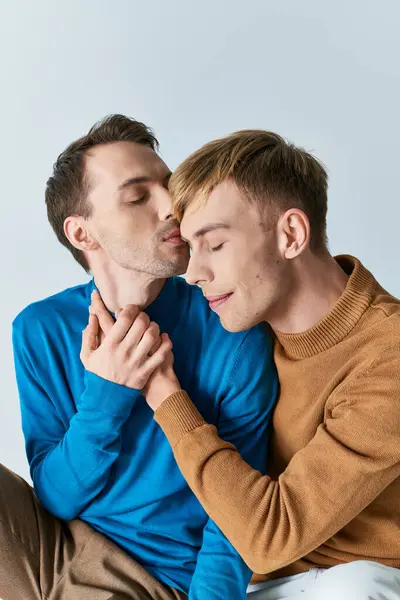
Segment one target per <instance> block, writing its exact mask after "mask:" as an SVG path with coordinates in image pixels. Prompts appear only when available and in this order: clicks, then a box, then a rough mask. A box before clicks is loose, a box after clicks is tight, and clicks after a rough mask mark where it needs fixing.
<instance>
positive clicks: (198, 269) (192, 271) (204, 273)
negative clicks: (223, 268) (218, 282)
mask: <svg viewBox="0 0 400 600" xmlns="http://www.w3.org/2000/svg"><path fill="white" fill-rule="evenodd" d="M185 279H186V281H187V282H188V283H190V284H191V285H199V286H202V285H204V284H206V283H210V282H211V281H212V280H213V279H214V277H213V274H212V271H211V269H210V268H209V267H208V266H207V265H206V264H205V263H204V262H203V261H202V260H201V258H200V257H198V256H197V255H196V253H194V252H192V253H191V256H190V259H189V265H188V268H187V271H186V275H185Z"/></svg>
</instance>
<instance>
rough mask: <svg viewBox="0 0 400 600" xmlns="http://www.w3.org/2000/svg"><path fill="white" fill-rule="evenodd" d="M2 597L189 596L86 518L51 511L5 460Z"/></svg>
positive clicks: (0, 519)
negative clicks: (66, 519)
mask: <svg viewBox="0 0 400 600" xmlns="http://www.w3.org/2000/svg"><path fill="white" fill-rule="evenodd" d="M0 598H3V599H4V600H39V599H40V600H69V599H71V600H184V599H185V598H187V596H186V594H184V593H182V592H180V591H178V590H175V589H173V588H170V587H168V586H165V585H164V584H162V583H161V582H159V581H157V580H156V579H155V578H154V577H152V576H151V575H150V574H149V573H147V571H146V570H145V569H144V568H143V567H142V566H141V565H139V563H137V562H136V561H135V560H133V559H132V558H130V557H129V556H128V555H127V554H126V553H125V552H123V551H122V550H121V549H120V548H118V546H116V545H115V544H113V543H112V542H111V541H110V540H108V539H107V538H106V537H105V536H103V535H101V534H100V533H99V532H97V531H95V530H94V529H93V528H91V527H90V526H89V525H87V523H85V522H84V521H80V520H74V521H69V522H64V521H60V520H58V519H56V518H55V517H53V516H52V515H50V514H49V513H48V512H47V511H46V510H45V509H44V508H43V507H42V506H41V505H40V504H39V502H38V500H37V499H36V497H35V495H34V493H33V490H32V488H31V487H30V486H29V485H28V484H27V483H26V482H25V481H24V480H23V479H21V478H20V477H18V475H15V473H12V472H11V471H9V470H8V469H6V468H5V467H4V466H2V465H0Z"/></svg>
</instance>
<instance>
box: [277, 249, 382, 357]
mask: <svg viewBox="0 0 400 600" xmlns="http://www.w3.org/2000/svg"><path fill="white" fill-rule="evenodd" d="M335 260H336V261H337V262H338V264H339V265H340V266H341V268H342V269H343V270H344V271H345V273H347V274H348V275H349V279H348V281H347V285H346V288H345V290H344V292H343V294H342V295H341V296H340V298H339V300H338V301H337V302H336V304H335V305H334V306H333V307H332V309H331V310H330V311H329V312H328V314H327V315H325V317H324V318H323V319H322V320H321V321H319V322H318V323H317V324H316V325H314V327H311V329H307V330H306V331H303V332H301V333H281V332H279V331H275V332H274V333H275V336H276V338H277V339H278V341H279V342H280V344H281V345H282V346H283V347H284V349H285V352H286V353H287V354H288V355H290V356H292V357H293V358H298V359H301V358H309V357H311V356H315V355H316V354H319V353H320V352H324V351H325V350H328V349H329V348H332V347H333V346H335V345H336V344H338V343H339V342H341V341H342V340H343V339H344V338H345V337H346V336H347V335H348V334H349V333H350V332H351V330H352V329H354V327H355V326H356V325H357V323H358V321H359V320H360V319H361V317H362V315H363V314H364V313H365V311H366V310H367V308H368V307H369V306H370V304H371V301H372V298H373V296H374V291H375V290H376V285H377V283H376V281H375V279H374V277H373V276H372V275H371V273H370V272H369V271H368V270H367V269H366V268H365V267H364V266H363V265H362V264H361V263H360V261H359V260H357V259H356V258H354V257H353V256H347V255H343V256H337V257H336V258H335Z"/></svg>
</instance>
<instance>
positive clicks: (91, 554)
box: [0, 115, 277, 600]
mask: <svg viewBox="0 0 400 600" xmlns="http://www.w3.org/2000/svg"><path fill="white" fill-rule="evenodd" d="M157 147H158V146H157V140H156V139H155V137H154V135H153V134H152V132H151V131H150V130H149V129H148V128H147V127H146V126H145V125H143V124H142V123H139V122H137V121H134V120H131V119H129V118H127V117H123V116H121V115H114V116H111V117H108V118H107V119H105V120H104V121H103V122H101V123H99V124H97V125H95V126H94V127H93V128H92V129H91V130H90V132H89V133H88V134H87V135H86V136H84V137H83V138H81V139H80V140H77V141H76V142H74V143H73V144H71V145H70V146H69V147H68V148H67V149H66V150H65V151H64V152H63V153H62V154H61V155H60V157H59V158H58V160H57V162H56V164H55V166H54V172H53V176H52V177H51V178H50V180H49V181H48V184H47V189H46V204H47V210H48V216H49V220H50V223H51V225H52V226H53V229H54V231H55V233H56V235H57V237H58V239H59V241H60V242H61V243H62V244H64V245H65V246H66V247H67V248H68V249H69V250H70V251H71V253H72V254H73V256H74V257H75V259H76V260H77V261H78V262H79V263H80V264H81V265H82V267H83V268H84V269H85V270H86V271H88V272H90V273H91V274H92V275H93V279H92V280H91V281H90V282H89V283H88V284H86V285H80V286H77V287H74V288H72V289H68V290H65V291H64V292H61V293H59V294H57V295H55V296H52V297H51V298H48V299H46V300H43V301H41V302H37V303H35V304H33V305H30V306H28V307H27V308H26V309H25V310H24V311H23V312H22V313H21V314H20V315H19V316H18V317H17V318H16V320H15V322H14V325H13V343H14V353H15V366H16V375H17V382H18V387H19V392H20V401H21V412H22V424H23V431H24V435H25V439H26V449H27V455H28V460H29V463H30V468H31V476H32V480H33V483H34V489H35V493H36V496H35V495H34V494H33V492H32V490H31V488H30V487H29V486H28V485H27V484H26V483H25V482H23V481H22V480H21V479H19V478H18V477H17V476H16V475H14V474H12V473H11V472H10V471H8V470H7V469H5V468H4V467H1V469H0V527H1V534H2V540H5V543H4V544H2V545H1V546H2V547H1V549H0V596H1V597H5V598H7V600H13V599H14V598H15V599H17V598H22V597H24V598H30V599H35V600H36V599H39V598H42V597H46V598H47V597H48V598H50V599H51V600H56V599H64V598H73V599H74V600H83V599H85V600H86V599H88V600H103V599H104V600H107V599H111V598H114V599H117V598H118V599H135V600H136V599H137V600H142V599H143V600H144V599H151V598H154V599H157V600H170V599H172V598H178V599H182V598H185V597H186V595H188V596H189V598H190V600H228V599H229V600H241V599H244V598H245V592H246V587H247V584H248V582H249V580H250V576H251V573H250V570H249V569H248V568H247V566H246V565H245V564H244V562H243V561H242V560H241V558H240V557H239V555H238V553H237V552H236V551H235V549H234V548H233V547H232V546H231V544H230V543H229V542H228V541H227V540H226V538H225V537H224V536H223V534H222V533H221V532H220V530H219V529H218V528H217V527H216V526H215V524H214V523H213V522H212V521H211V520H209V519H208V517H207V515H206V513H205V512H204V510H203V509H202V508H201V506H200V504H199V503H198V501H197V500H196V498H195V497H194V495H193V494H192V492H191V491H190V489H189V488H188V486H187V484H186V483H185V480H184V479H183V477H182V475H181V473H180V471H179V469H178V467H177V465H176V463H175V462H174V459H173V454H172V451H171V449H170V446H169V444H168V442H167V440H166V438H165V436H164V434H163V433H162V431H161V430H160V428H159V427H158V426H157V424H156V423H155V421H154V420H153V413H152V411H151V410H150V408H149V407H148V406H147V404H146V402H145V401H144V399H143V396H142V395H141V392H140V390H142V389H143V388H144V386H145V385H146V383H147V380H148V378H149V376H150V375H151V373H152V372H153V371H154V369H155V368H156V367H157V366H158V365H159V364H161V362H162V361H163V360H164V357H165V355H166V352H168V350H169V348H170V344H171V342H172V343H173V347H174V355H175V370H176V373H177V374H178V376H179V379H180V381H181V382H182V385H184V387H185V389H187V390H188V392H189V393H190V396H191V398H192V399H193V400H194V402H195V403H196V404H197V406H198V408H199V410H200V412H201V413H202V414H203V415H204V417H205V419H206V420H207V421H208V422H209V423H213V424H215V425H216V426H217V427H218V431H219V434H220V435H221V437H223V438H224V439H226V440H229V441H231V442H232V443H233V444H235V446H236V447H237V448H238V450H239V451H240V453H241V454H242V456H244V457H245V458H246V460H247V461H248V462H249V463H250V464H251V465H252V466H253V467H254V468H256V469H259V470H261V471H264V469H265V466H266V454H267V430H268V424H269V420H270V413H271V409H272V407H273V403H274V400H275V396H276V387H277V380H276V375H275V370H274V366H273V362H272V348H271V346H272V344H271V340H270V339H269V335H268V332H267V330H266V329H264V328H263V327H259V328H255V329H252V330H250V331H247V332H243V333H237V334H230V333H227V332H225V330H224V329H223V328H222V326H221V325H220V322H219V319H218V317H217V315H215V314H214V313H213V312H212V311H211V310H210V308H209V306H208V303H207V302H206V300H205V299H204V298H203V295H202V293H201V291H200V289H198V288H194V287H191V286H189V285H188V284H187V283H186V282H185V280H184V279H182V278H180V277H176V275H179V274H182V273H184V272H185V270H186V267H187V263H188V258H189V254H188V248H187V246H186V245H185V244H184V243H183V242H182V240H181V238H180V234H179V229H178V227H177V223H176V221H174V220H173V218H172V215H171V202H170V197H169V194H168V191H167V184H168V179H169V176H170V171H169V169H168V168H167V166H166V165H165V163H164V162H163V161H162V160H161V158H160V157H159V156H158V154H157V152H156V151H157ZM211 251H212V250H211V249H210V252H211ZM96 290H98V291H99V292H100V293H101V296H102V298H103V300H104V302H105V304H106V306H107V308H108V310H109V311H110V313H111V314H115V312H116V311H117V310H118V309H120V307H124V306H126V305H127V304H130V305H134V306H132V307H131V308H130V311H131V312H132V314H129V315H128V316H129V318H131V319H132V321H134V323H133V325H132V327H131V329H130V334H129V335H130V336H133V337H131V342H132V340H133V342H134V344H133V345H134V348H135V349H134V351H133V352H132V351H131V350H130V347H129V348H128V347H125V349H124V345H123V344H120V346H119V347H120V348H121V351H122V352H129V360H130V361H131V362H130V364H131V365H132V369H131V371H130V374H129V381H128V380H119V379H118V372H116V371H114V370H113V365H112V364H111V363H110V364H107V365H106V367H107V369H106V371H105V370H104V364H102V365H101V373H102V374H103V373H105V372H106V373H107V380H106V379H103V378H102V377H100V376H98V375H96V374H95V372H96V371H95V370H93V369H91V372H89V371H85V370H84V367H83V365H82V362H81V360H80V348H81V334H82V330H83V329H84V328H85V326H86V324H87V320H88V309H89V307H90V304H91V299H92V297H93V294H94V295H95V296H96ZM135 307H139V308H140V309H141V310H142V311H144V312H141V314H140V316H139V317H137V318H135V317H136V315H137V311H138V310H139V309H138V308H135ZM135 311H136V312H135ZM93 318H94V317H93ZM103 376H104V377H105V375H103ZM37 498H38V499H39V501H40V503H39V502H38V501H37Z"/></svg>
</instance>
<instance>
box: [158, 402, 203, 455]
mask: <svg viewBox="0 0 400 600" xmlns="http://www.w3.org/2000/svg"><path fill="white" fill-rule="evenodd" d="M154 419H155V420H156V421H157V423H158V424H159V425H160V427H161V429H162V430H163V431H164V433H165V435H166V436H167V438H168V441H169V443H170V444H171V446H175V445H176V444H177V443H178V442H179V440H180V439H181V438H182V437H183V436H184V435H185V434H186V433H189V432H190V431H193V429H196V428H197V427H201V426H202V425H205V424H206V422H205V421H204V419H203V417H202V416H201V414H200V413H199V411H198V410H197V408H196V407H195V405H194V404H193V402H192V401H191V399H190V398H189V396H188V395H187V393H186V392H184V391H180V392H176V393H175V394H172V395H171V396H169V397H168V398H167V399H166V400H164V402H163V403H162V404H161V406H160V408H158V409H157V410H156V412H155V413H154Z"/></svg>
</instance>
